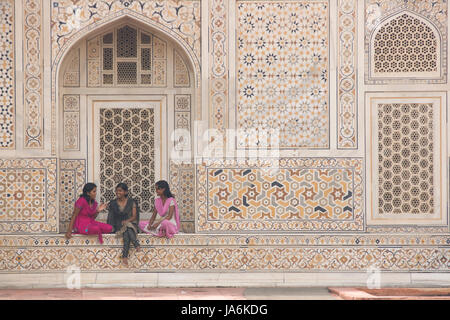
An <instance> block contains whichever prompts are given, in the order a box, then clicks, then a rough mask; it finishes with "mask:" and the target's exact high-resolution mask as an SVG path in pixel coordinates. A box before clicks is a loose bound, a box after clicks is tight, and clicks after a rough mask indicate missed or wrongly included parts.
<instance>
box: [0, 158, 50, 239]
mask: <svg viewBox="0 0 450 320" xmlns="http://www.w3.org/2000/svg"><path fill="white" fill-rule="evenodd" d="M0 174H1V176H2V177H3V179H6V180H5V183H3V185H2V187H1V188H2V189H3V190H1V192H0V193H1V195H2V196H1V197H2V198H4V197H6V199H3V200H2V201H6V202H8V203H9V204H11V203H12V204H14V210H15V211H17V213H16V214H17V216H18V217H20V221H10V220H11V219H9V218H6V217H5V219H0V234H13V233H41V234H42V233H51V232H57V231H58V217H57V209H56V207H57V189H58V188H57V164H56V159H15V160H0ZM6 181H8V182H6ZM25 191H26V194H25ZM28 196H30V197H32V199H29V200H28V199H26V197H28ZM11 197H13V198H11ZM6 202H5V203H4V204H3V205H0V207H1V208H5V207H7V205H6ZM40 211H42V213H41V214H39V212H40ZM27 212H28V213H27ZM5 213H6V212H2V215H4V214H5ZM36 214H38V216H36ZM11 218H12V219H13V220H14V217H11ZM5 220H7V222H5Z"/></svg>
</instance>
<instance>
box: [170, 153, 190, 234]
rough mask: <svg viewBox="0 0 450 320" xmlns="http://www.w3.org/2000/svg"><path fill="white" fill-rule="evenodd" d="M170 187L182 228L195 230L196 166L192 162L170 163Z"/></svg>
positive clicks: (186, 230) (188, 230) (185, 230)
mask: <svg viewBox="0 0 450 320" xmlns="http://www.w3.org/2000/svg"><path fill="white" fill-rule="evenodd" d="M170 188H171V191H172V193H173V194H174V195H175V198H176V200H177V204H178V209H179V211H180V221H181V230H182V231H183V232H186V233H192V232H194V230H195V228H194V219H195V166H194V165H193V164H191V163H189V164H183V163H176V162H173V161H172V162H171V163H170Z"/></svg>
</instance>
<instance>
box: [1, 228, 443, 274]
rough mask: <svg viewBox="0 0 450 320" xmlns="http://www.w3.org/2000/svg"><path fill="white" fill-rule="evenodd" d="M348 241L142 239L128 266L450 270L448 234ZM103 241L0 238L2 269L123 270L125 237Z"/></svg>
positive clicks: (164, 269)
mask: <svg viewBox="0 0 450 320" xmlns="http://www.w3.org/2000/svg"><path fill="white" fill-rule="evenodd" d="M345 238H346V237H345V236H342V237H336V236H333V237H329V236H304V237H292V236H291V237H268V236H264V237H263V238H261V237H251V236H250V237H238V236H210V237H205V236H198V235H177V236H175V237H174V238H173V239H170V240H167V239H159V238H158V239H155V237H149V236H147V235H139V236H138V239H139V240H140V243H141V246H142V250H141V252H139V253H135V254H133V255H132V256H130V266H131V267H133V268H137V269H139V270H148V271H153V272H157V271H162V272H167V271H168V270H169V271H193V272H201V271H206V270H214V271H270V272H285V271H297V272H299V271H300V272H367V270H370V269H371V270H373V269H374V268H376V269H378V270H380V271H398V272H406V273H408V272H415V271H416V272H420V271H422V272H448V271H449V261H450V250H449V249H448V245H445V243H447V242H448V237H447V238H445V237H440V238H439V239H438V238H433V239H432V240H430V238H429V237H427V238H425V239H423V238H421V237H417V236H415V237H409V236H405V237H400V238H399V237H397V239H391V240H393V242H392V244H386V242H385V240H386V239H383V237H381V238H367V237H364V236H358V237H354V236H352V237H351V239H345ZM104 239H105V243H104V245H99V244H98V239H96V237H95V236H91V237H86V236H83V237H79V236H76V237H74V238H72V239H71V240H65V239H64V238H63V236H62V235H61V236H57V237H51V238H49V237H29V238H25V237H8V238H2V237H0V243H1V244H2V246H1V247H0V272H38V271H39V272H65V271H66V270H67V267H69V266H74V265H75V266H78V267H79V268H80V269H81V270H82V271H105V270H107V271H111V272H123V266H122V262H121V258H120V257H121V251H122V243H121V240H120V239H117V238H116V237H114V236H113V235H111V236H108V235H107V236H105V237H104ZM289 239H290V240H292V241H289ZM416 241H419V244H415V243H416ZM381 243H384V245H381ZM394 243H395V244H394ZM400 243H402V245H399V244H400ZM438 244H441V245H443V246H438Z"/></svg>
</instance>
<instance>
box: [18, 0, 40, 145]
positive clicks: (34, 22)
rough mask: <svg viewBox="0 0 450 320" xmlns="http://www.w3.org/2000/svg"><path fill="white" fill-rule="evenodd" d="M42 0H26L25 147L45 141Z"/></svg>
mask: <svg viewBox="0 0 450 320" xmlns="http://www.w3.org/2000/svg"><path fill="white" fill-rule="evenodd" d="M42 10H43V8H42V0H23V15H24V26H23V55H24V81H23V82H24V135H25V136H24V139H25V141H24V148H26V149H28V148H30V149H42V148H43V144H44V115H43V88H44V70H43V68H44V63H43V56H42V53H43V40H42Z"/></svg>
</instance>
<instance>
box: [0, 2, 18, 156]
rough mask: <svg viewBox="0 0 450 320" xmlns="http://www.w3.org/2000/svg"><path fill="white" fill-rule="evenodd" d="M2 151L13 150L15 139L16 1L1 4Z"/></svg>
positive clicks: (0, 85)
mask: <svg viewBox="0 0 450 320" xmlns="http://www.w3.org/2000/svg"><path fill="white" fill-rule="evenodd" d="M0 12H1V15H0V48H1V53H0V65H1V66H2V67H1V70H0V149H6V148H7V149H13V148H14V139H15V138H14V137H15V70H14V68H15V62H14V61H15V53H14V48H15V45H14V30H15V28H14V23H15V19H14V0H6V1H2V2H0Z"/></svg>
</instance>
